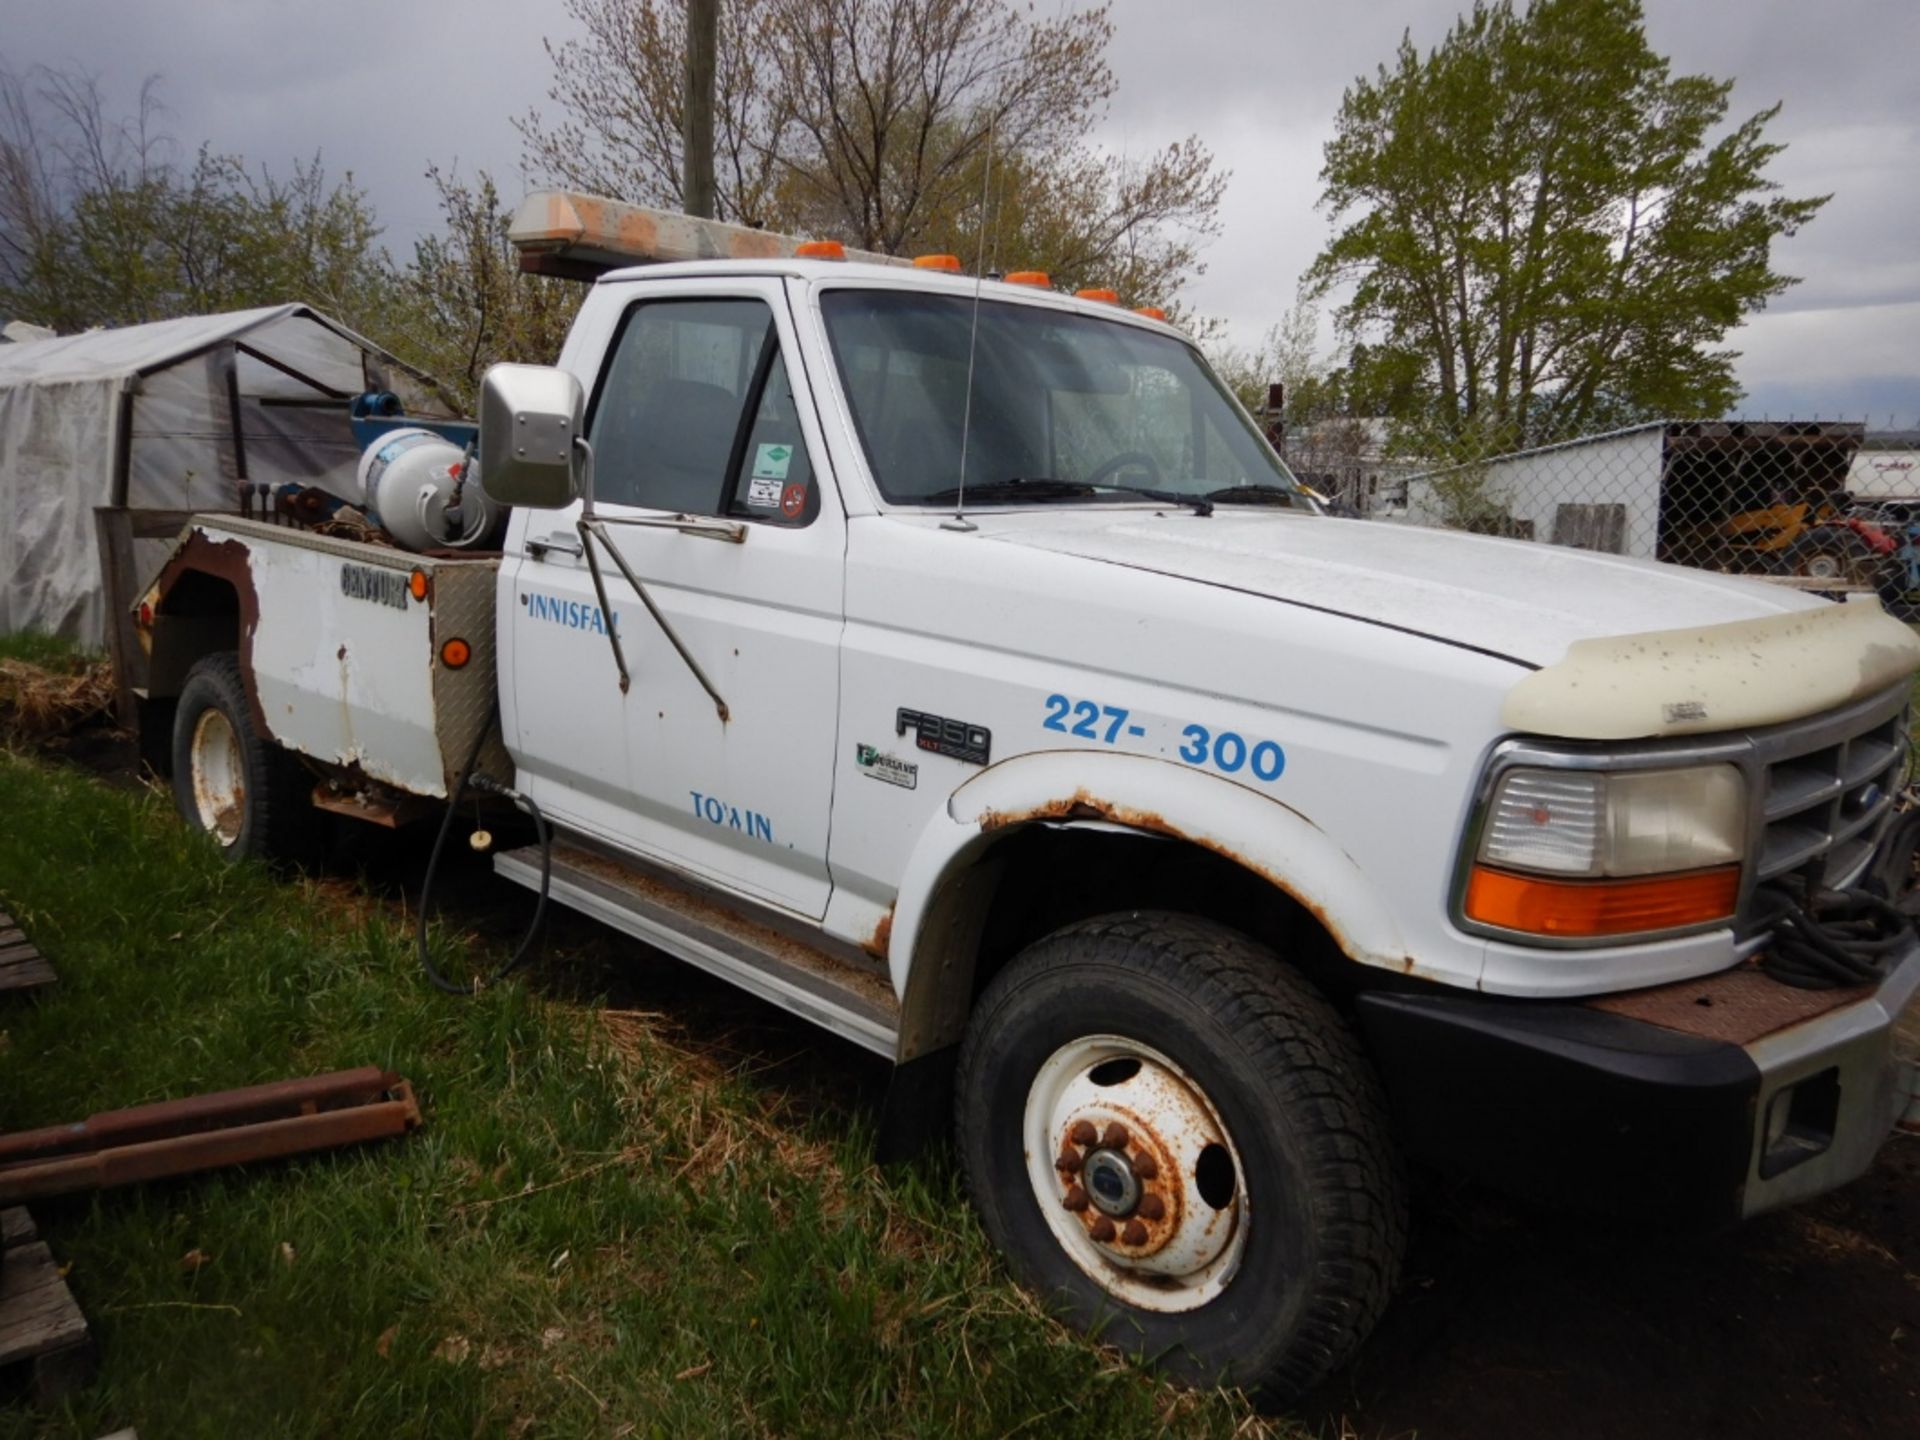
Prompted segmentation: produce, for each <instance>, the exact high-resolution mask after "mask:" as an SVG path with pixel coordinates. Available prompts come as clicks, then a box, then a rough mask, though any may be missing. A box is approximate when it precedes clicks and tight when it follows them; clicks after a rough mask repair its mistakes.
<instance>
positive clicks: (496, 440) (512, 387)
mask: <svg viewBox="0 0 1920 1440" xmlns="http://www.w3.org/2000/svg"><path fill="white" fill-rule="evenodd" d="M586 408H587V396H586V392H585V391H584V390H582V389H581V388H580V382H579V381H578V380H576V379H575V378H574V377H573V375H572V374H570V373H569V372H567V371H565V370H558V369H555V368H554V367H552V366H550V365H504V364H503V365H495V366H493V367H491V368H490V369H489V370H488V371H487V374H486V378H485V379H484V380H482V381H481V382H480V454H479V461H480V488H481V489H482V490H485V491H486V492H487V496H488V498H489V499H492V500H497V501H499V502H500V503H501V504H502V505H524V506H527V507H529V508H530V509H534V510H561V509H564V508H566V507H567V506H569V505H571V504H573V502H574V501H576V500H578V499H579V498H580V496H581V493H582V492H583V491H584V490H585V488H586V466H585V456H584V455H583V453H582V451H583V448H584V447H580V446H576V445H575V444H574V441H575V439H576V438H578V437H579V435H580V422H581V417H582V416H583V415H584V414H585V413H586Z"/></svg>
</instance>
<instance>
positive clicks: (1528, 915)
mask: <svg viewBox="0 0 1920 1440" xmlns="http://www.w3.org/2000/svg"><path fill="white" fill-rule="evenodd" d="M1739 897H1740V867H1739V866H1738V865H1717V866H1715V867H1714V868H1713V869H1711V870H1688V871H1686V872H1684V873H1683V874H1679V875H1636V876H1634V877H1633V878H1632V879H1629V880H1549V879H1547V878H1545V877H1543V876H1539V875H1516V874H1514V873H1513V872H1512V871H1509V870H1494V869H1491V868H1489V867H1488V866H1485V865H1476V866H1474V867H1473V874H1472V875H1471V876H1470V877H1469V878H1468V880H1467V903H1466V915H1467V918H1468V919H1469V920H1473V921H1476V922H1477V923H1479V924H1481V925H1495V926H1498V927H1499V928H1500V929H1502V930H1517V931H1521V932H1522V933H1524V934H1528V935H1547V936H1553V937H1559V938H1565V939H1569V940H1577V939H1587V938H1591V937H1593V936H1597V935H1637V934H1641V933H1644V932H1648V931H1654V930H1677V929H1681V928H1683V927H1685V926H1689V925H1706V924H1710V923H1712V922H1713V921H1716V920H1728V919H1731V918H1732V916H1733V911H1734V906H1735V905H1736V904H1737V903H1738V901H1739Z"/></svg>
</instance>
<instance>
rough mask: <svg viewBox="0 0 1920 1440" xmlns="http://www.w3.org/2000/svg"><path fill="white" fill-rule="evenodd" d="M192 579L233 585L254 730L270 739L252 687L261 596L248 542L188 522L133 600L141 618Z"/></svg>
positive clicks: (146, 636)
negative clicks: (216, 535) (213, 533)
mask: <svg viewBox="0 0 1920 1440" xmlns="http://www.w3.org/2000/svg"><path fill="white" fill-rule="evenodd" d="M188 575H208V576H211V577H212V578H214V579H215V580H222V581H225V582H226V583H227V584H228V585H231V586H232V587H233V592H234V595H235V597H236V599H237V602H238V604H239V607H240V615H239V639H240V674H241V677H242V678H243V679H244V680H245V682H246V687H247V708H248V709H249V710H251V711H252V712H253V723H254V726H255V727H256V728H257V729H258V730H259V732H260V734H262V735H264V736H265V737H266V738H268V739H269V740H271V739H272V738H273V727H272V725H270V724H269V723H268V721H267V715H266V711H264V710H263V709H261V707H260V697H259V695H258V693H257V692H256V691H255V689H254V684H253V635H254V632H255V631H256V630H258V629H259V628H260V596H259V592H258V591H256V590H255V589H254V584H253V557H252V555H251V554H250V553H249V552H248V550H247V546H246V543H245V542H244V541H241V540H236V539H231V538H229V539H224V540H215V539H213V538H211V537H210V536H209V535H208V534H207V532H206V530H205V529H204V528H203V527H202V526H200V525H198V524H196V523H195V522H193V521H188V522H187V524H186V525H185V527H183V528H182V529H181V531H180V538H179V539H177V540H175V541H174V544H173V551H172V553H171V554H169V555H168V556H167V558H166V561H165V562H164V563H163V564H162V565H161V567H160V570H159V573H158V574H156V575H155V576H154V578H153V583H152V584H151V585H149V586H148V587H147V589H146V590H145V592H143V594H142V595H141V597H140V599H139V600H138V601H136V602H134V607H133V608H134V611H135V614H136V616H137V615H138V612H139V609H140V606H141V605H142V604H148V605H151V606H152V607H153V609H154V611H155V613H156V614H164V613H165V612H166V610H167V600H168V597H169V596H171V595H172V593H173V589H174V587H175V586H176V585H178V584H179V583H180V581H181V580H182V579H184V578H185V577H186V576H188ZM135 628H136V629H138V630H139V632H140V643H141V644H142V645H143V646H145V647H146V648H147V651H148V658H149V659H150V660H153V659H157V658H158V657H156V656H154V655H153V636H152V633H151V632H150V631H148V630H147V628H146V627H145V626H140V625H137V624H136V627H135Z"/></svg>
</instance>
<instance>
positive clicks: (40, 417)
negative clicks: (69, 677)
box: [0, 304, 448, 646]
mask: <svg viewBox="0 0 1920 1440" xmlns="http://www.w3.org/2000/svg"><path fill="white" fill-rule="evenodd" d="M368 390H391V391H393V392H395V393H396V394H398V395H399V396H400V398H401V400H402V401H403V403H404V404H405V405H406V407H407V409H408V410H409V411H410V412H412V413H417V414H424V415H445V414H447V413H448V412H447V410H446V408H445V407H444V405H443V404H442V403H441V402H440V401H438V400H437V399H436V398H435V392H436V387H434V385H433V382H432V381H431V380H429V379H428V378H427V377H426V376H424V375H421V374H419V373H418V372H416V371H414V370H412V369H411V368H410V367H408V366H406V365H404V364H403V363H402V362H400V361H398V360H396V359H395V358H394V357H393V356H391V355H389V354H387V353H386V352H385V351H383V350H381V349H380V348H379V347H378V346H376V345H374V344H373V343H372V342H371V341H369V340H366V339H364V338H362V337H361V336H359V335H356V334H354V333H353V332H352V331H351V330H348V329H347V328H346V327H345V326H343V325H340V324H339V323H338V322H336V321H334V320H330V319H328V318H327V317H326V316H324V315H322V314H320V313H319V312H318V311H316V310H313V309H310V308H309V307H307V306H305V305H294V304H288V305H274V306H269V307H266V308H263V309H258V310H239V311H233V312H231V313H228V314H223V315H196V316H188V317H186V318H183V319H178V320H161V321H156V322H155V323H153V324H150V325H131V326H127V327H124V328H121V329H113V330H93V331H89V332H87V333H85V334H82V335H71V336H61V337H57V338H54V339H40V340H28V341H26V342H24V343H20V344H10V345H6V346H3V347H0V634H7V633H11V632H13V631H17V630H39V631H44V632H47V633H49V634H54V635H60V636H64V637H66V638H67V639H70V640H74V641H77V642H79V643H80V644H83V645H89V646H101V645H105V644H107V643H108V642H109V641H110V639H111V638H112V637H111V635H110V629H111V628H112V627H111V626H110V620H109V614H108V610H109V599H108V596H109V594H110V593H111V592H114V591H119V592H121V593H124V592H125V590H126V589H127V585H126V582H127V581H129V580H131V581H134V582H136V583H137V582H138V581H139V580H143V579H144V578H145V576H146V574H147V572H148V571H150V570H151V569H152V568H153V567H155V566H157V565H158V564H159V563H160V561H161V559H162V558H163V557H164V554H165V551H166V547H167V544H168V542H169V538H170V537H171V535H172V534H173V533H174V532H175V531H177V530H178V528H179V526H180V523H181V521H182V519H183V518H184V515H185V514H186V513H187V512H191V511H195V510H211V511H232V510H235V509H237V508H238V501H239V494H240V491H239V487H240V486H241V485H242V484H279V483H282V482H285V481H290V480H291V481H300V482H303V483H306V484H311V485H319V486H321V487H323V488H325V489H328V490H331V491H333V492H334V493H335V494H338V495H340V496H341V497H343V498H352V497H353V494H354V489H353V486H354V468H355V465H356V464H357V462H358V459H359V452H358V448H357V447H356V446H355V444H354V440H353V432H352V428H351V425H350V423H349V414H348V408H349V406H350V404H351V402H352V400H353V399H354V397H355V396H358V395H360V394H362V393H363V392H365V391H368ZM101 508H110V509H111V510H112V511H115V512H119V513H120V514H123V515H129V516H131V517H133V523H131V524H130V527H129V528H126V529H125V530H124V532H123V533H122V534H121V536H120V537H119V538H120V542H121V554H122V557H123V558H124V563H125V564H126V565H127V567H128V568H129V569H130V570H131V572H132V573H131V575H128V576H120V577H117V578H118V579H119V580H120V581H121V582H122V583H121V584H120V585H113V584H111V583H108V584H103V578H104V579H105V580H107V581H108V582H111V581H113V580H114V579H115V578H116V577H114V576H112V575H107V576H104V577H103V572H102V562H101V559H100V558H99V557H100V555H101V553H102V551H103V550H104V549H105V548H106V536H105V531H104V530H102V531H100V532H98V533H99V536H100V538H98V539H97V538H96V534H97V532H96V521H95V513H94V512H95V510H96V509H101Z"/></svg>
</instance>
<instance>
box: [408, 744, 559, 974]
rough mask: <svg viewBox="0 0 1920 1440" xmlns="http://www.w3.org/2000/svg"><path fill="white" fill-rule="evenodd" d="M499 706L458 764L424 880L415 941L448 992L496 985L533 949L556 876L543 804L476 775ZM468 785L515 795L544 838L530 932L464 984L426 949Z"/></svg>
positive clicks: (426, 968) (507, 796)
mask: <svg viewBox="0 0 1920 1440" xmlns="http://www.w3.org/2000/svg"><path fill="white" fill-rule="evenodd" d="M499 719H500V711H499V709H498V707H496V708H495V709H494V712H493V714H492V715H491V716H489V717H488V720H487V723H486V724H485V725H483V726H481V727H480V733H479V735H478V736H477V737H476V738H475V739H474V742H473V749H472V750H470V751H469V752H468V753H467V763H466V764H465V765H463V766H462V767H461V769H460V778H459V780H458V781H456V782H455V784H454V787H453V793H452V794H451V795H449V796H448V797H447V813H446V814H445V816H443V817H442V818H441V821H440V833H439V834H438V835H436V836H435V837H434V840H433V853H432V854H431V855H430V856H428V857H427V873H426V877H425V878H424V879H423V880H421V882H420V923H419V926H418V928H417V929H416V931H415V932H414V940H415V943H416V944H417V946H418V947H419V951H420V968H421V969H422V970H424V971H426V974H427V979H428V980H430V981H431V982H432V983H433V985H434V987H435V988H436V989H440V990H444V991H446V992H447V994H449V995H473V994H476V993H478V991H479V990H480V988H481V987H482V985H497V984H498V983H499V982H500V981H502V980H504V979H506V977H507V976H509V975H511V974H512V973H513V972H514V971H515V970H517V969H519V968H520V966H521V965H522V964H524V963H525V962H526V960H527V959H528V958H529V957H530V956H531V955H532V954H533V950H534V945H535V942H536V941H537V940H538V939H539V937H540V926H541V923H542V922H543V921H544V920H545V919H546V918H547V888H548V885H549V884H550V882H551V881H552V879H553V832H552V830H550V829H549V828H548V826H547V817H546V816H545V815H543V814H541V813H540V807H539V806H538V805H537V804H535V803H534V801H533V798H532V797H531V796H528V795H522V794H521V793H520V792H519V791H518V790H515V789H514V788H513V787H512V786H510V785H502V784H501V783H500V782H499V781H498V780H494V779H490V778H489V777H487V776H485V775H475V774H474V773H473V771H474V767H475V766H476V765H477V764H479V762H480V749H481V747H482V746H483V745H485V744H486V743H487V736H489V735H491V734H492V733H493V727H494V726H495V725H496V724H497V723H498V722H499ZM469 789H474V790H479V791H481V792H483V793H485V794H488V795H498V796H500V797H502V798H503V799H507V800H511V801H512V802H513V803H514V805H515V806H517V807H518V808H519V809H521V810H524V811H525V812H526V813H527V814H528V815H529V816H530V817H531V818H532V820H533V828H534V831H535V832H536V833H537V834H538V835H539V837H540V898H539V900H538V901H537V902H536V903H535V905H534V908H533V920H532V921H531V922H530V923H529V924H528V926H527V933H526V934H525V936H523V937H522V938H521V941H520V946H519V948H518V949H517V950H515V951H514V952H513V954H512V955H511V956H510V957H509V958H508V959H507V962H506V963H505V964H504V965H502V966H501V967H500V968H499V969H498V970H495V971H494V972H493V974H491V975H489V976H488V977H487V978H486V979H485V980H479V979H474V980H469V981H467V982H466V983H465V984H464V985H463V984H457V983H455V982H454V981H452V980H449V979H447V977H446V976H444V975H442V974H441V973H440V972H439V970H438V969H436V968H435V966H434V963H433V954H432V952H431V951H430V950H429V949H428V948H427V919H428V916H430V915H431V914H432V909H431V905H430V903H429V902H430V900H431V897H432V895H433V880H434V876H435V875H436V874H438V873H439V870H440V852H441V851H442V850H444V849H445V848H446V844H447V836H448V835H449V834H451V833H452V831H453V820H454V815H455V813H456V812H457V811H458V809H459V806H460V798H461V796H463V795H465V794H466V792H467V791H468V790H469Z"/></svg>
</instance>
